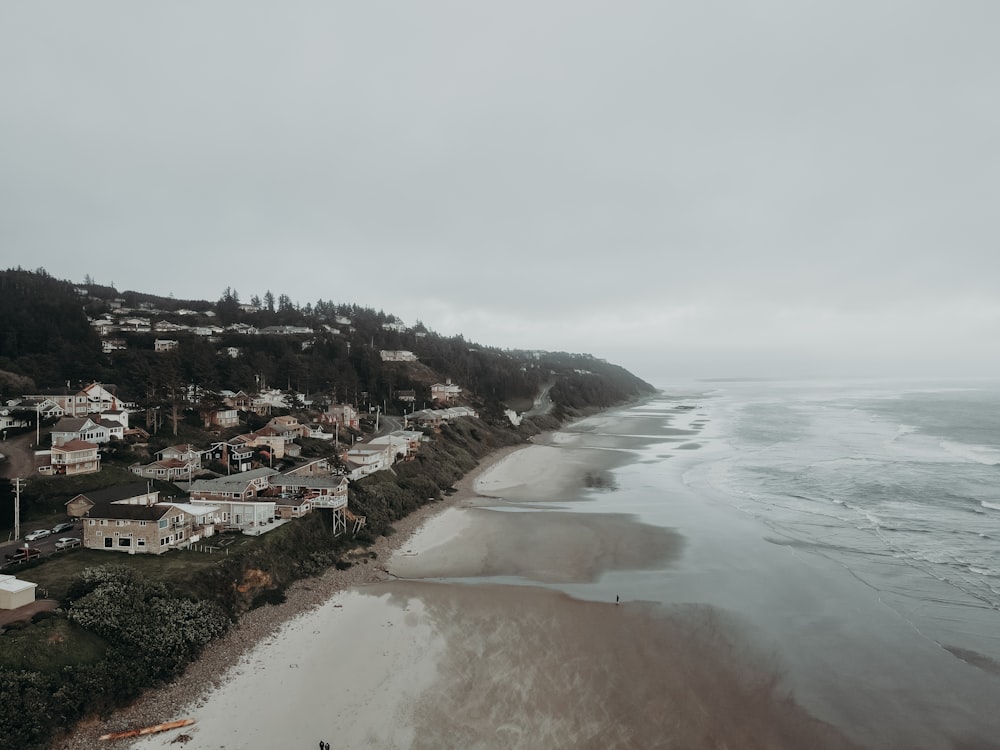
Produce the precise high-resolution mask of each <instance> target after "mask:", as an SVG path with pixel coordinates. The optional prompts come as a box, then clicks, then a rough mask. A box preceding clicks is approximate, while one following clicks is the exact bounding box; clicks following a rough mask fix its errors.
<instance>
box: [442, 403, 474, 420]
mask: <svg viewBox="0 0 1000 750" xmlns="http://www.w3.org/2000/svg"><path fill="white" fill-rule="evenodd" d="M438 411H440V412H441V415H442V417H443V418H444V420H445V421H446V422H449V421H451V420H453V419H458V418H459V417H478V416H479V412H477V411H476V410H475V409H473V408H472V407H471V406H449V407H448V408H446V409H439V410H438Z"/></svg>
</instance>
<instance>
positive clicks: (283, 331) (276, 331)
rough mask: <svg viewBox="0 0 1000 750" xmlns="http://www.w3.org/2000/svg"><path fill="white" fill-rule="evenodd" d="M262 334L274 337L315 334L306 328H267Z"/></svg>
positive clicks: (262, 330) (261, 330)
mask: <svg viewBox="0 0 1000 750" xmlns="http://www.w3.org/2000/svg"><path fill="white" fill-rule="evenodd" d="M260 332H261V333H262V334H265V335H272V336H294V335H308V334H310V333H312V332H313V329H312V328H306V327H304V326H267V327H266V328H261V329H260Z"/></svg>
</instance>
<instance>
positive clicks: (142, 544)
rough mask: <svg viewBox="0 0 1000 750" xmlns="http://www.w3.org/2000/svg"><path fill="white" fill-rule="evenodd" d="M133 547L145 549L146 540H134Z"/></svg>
mask: <svg viewBox="0 0 1000 750" xmlns="http://www.w3.org/2000/svg"><path fill="white" fill-rule="evenodd" d="M135 546H136V547H145V546H146V540H145V539H142V538H140V539H136V540H135Z"/></svg>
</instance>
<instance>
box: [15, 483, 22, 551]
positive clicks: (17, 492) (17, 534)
mask: <svg viewBox="0 0 1000 750" xmlns="http://www.w3.org/2000/svg"><path fill="white" fill-rule="evenodd" d="M22 481H24V480H22V479H14V540H15V541H17V540H18V539H20V538H21V482H22Z"/></svg>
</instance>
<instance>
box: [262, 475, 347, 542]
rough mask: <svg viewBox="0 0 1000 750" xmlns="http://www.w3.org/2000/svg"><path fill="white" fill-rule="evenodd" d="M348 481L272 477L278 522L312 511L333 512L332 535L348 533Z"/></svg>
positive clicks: (301, 477) (324, 478)
mask: <svg viewBox="0 0 1000 750" xmlns="http://www.w3.org/2000/svg"><path fill="white" fill-rule="evenodd" d="M347 486H348V481H347V477H343V476H336V477H335V476H326V477H322V476H298V475H291V474H283V475H278V476H274V477H271V487H272V488H273V490H274V491H275V492H277V493H278V495H277V497H276V498H275V503H276V508H277V512H278V515H279V517H281V518H300V517H302V516H303V515H305V514H306V513H309V512H310V511H311V510H312V509H314V508H327V509H330V510H332V511H333V531H334V533H335V534H339V533H341V532H343V531H346V529H347V518H346V514H345V510H346V509H347Z"/></svg>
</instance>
